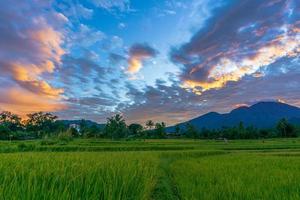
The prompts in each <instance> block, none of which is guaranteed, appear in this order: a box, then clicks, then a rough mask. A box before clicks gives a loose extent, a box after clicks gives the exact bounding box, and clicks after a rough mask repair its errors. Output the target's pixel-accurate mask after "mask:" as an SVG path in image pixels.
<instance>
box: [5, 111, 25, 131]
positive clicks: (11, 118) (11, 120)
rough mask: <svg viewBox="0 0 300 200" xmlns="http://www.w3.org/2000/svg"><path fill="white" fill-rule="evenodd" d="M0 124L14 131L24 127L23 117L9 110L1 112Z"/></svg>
mask: <svg viewBox="0 0 300 200" xmlns="http://www.w3.org/2000/svg"><path fill="white" fill-rule="evenodd" d="M0 124H1V125H2V126H5V127H6V128H7V129H9V131H12V132H15V131H18V130H21V129H22V124H21V118H20V117H19V116H18V115H16V114H13V113H11V112H8V111H3V112H1V113H0Z"/></svg>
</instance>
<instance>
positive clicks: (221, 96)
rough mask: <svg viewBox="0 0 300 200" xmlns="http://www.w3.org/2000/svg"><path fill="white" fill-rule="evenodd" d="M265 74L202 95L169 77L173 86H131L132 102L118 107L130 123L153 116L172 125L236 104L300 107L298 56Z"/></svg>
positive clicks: (272, 66) (207, 91)
mask: <svg viewBox="0 0 300 200" xmlns="http://www.w3.org/2000/svg"><path fill="white" fill-rule="evenodd" d="M274 66H277V68H275V67H274ZM281 66H285V69H286V71H285V72H282V71H280V70H279V71H278V68H280V67H281ZM264 73H266V76H263V77H260V78H256V77H253V76H251V75H246V76H244V77H242V78H241V80H240V81H237V82H229V83H228V86H227V87H223V88H219V89H210V90H206V91H203V92H202V94H201V95H197V94H196V93H194V92H193V91H192V90H191V89H187V88H182V87H181V85H180V84H181V83H180V82H179V81H176V80H170V82H171V85H167V84H166V83H164V82H163V81H157V82H156V84H155V86H146V87H145V88H143V89H137V88H136V87H134V86H133V85H130V86H127V89H128V92H127V96H128V98H129V99H131V100H132V102H131V103H126V104H119V107H118V109H117V110H118V111H120V112H122V113H124V116H125V117H126V119H127V121H128V122H129V123H132V122H139V123H142V124H144V123H145V121H147V120H148V119H152V120H155V121H164V122H166V123H167V124H168V125H171V124H176V123H178V122H183V121H186V120H189V119H192V118H195V117H198V116H200V115H203V114H205V113H208V112H211V111H216V112H220V113H225V112H229V111H231V110H232V109H234V108H236V107H237V105H252V104H254V103H256V102H259V101H266V100H267V101H278V100H280V101H285V102H286V103H288V104H291V105H295V106H300V101H299V99H300V93H299V92H298V90H299V87H300V79H299V77H300V65H299V59H296V58H294V59H289V60H284V61H280V60H279V61H276V62H275V63H273V64H271V65H270V66H268V67H267V68H266V70H265V72H264Z"/></svg>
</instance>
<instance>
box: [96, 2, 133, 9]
mask: <svg viewBox="0 0 300 200" xmlns="http://www.w3.org/2000/svg"><path fill="white" fill-rule="evenodd" d="M91 1H92V2H93V3H94V5H96V6H97V7H100V8H104V9H106V10H108V11H111V10H112V9H118V10H120V11H128V10H130V1H129V0H91Z"/></svg>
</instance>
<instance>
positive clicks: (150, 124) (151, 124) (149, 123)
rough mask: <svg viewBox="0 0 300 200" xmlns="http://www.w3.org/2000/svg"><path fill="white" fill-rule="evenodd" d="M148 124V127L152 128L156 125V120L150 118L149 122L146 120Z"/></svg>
mask: <svg viewBox="0 0 300 200" xmlns="http://www.w3.org/2000/svg"><path fill="white" fill-rule="evenodd" d="M146 126H147V127H148V129H150V130H151V129H152V127H153V126H154V122H153V121H152V120H148V121H147V122H146Z"/></svg>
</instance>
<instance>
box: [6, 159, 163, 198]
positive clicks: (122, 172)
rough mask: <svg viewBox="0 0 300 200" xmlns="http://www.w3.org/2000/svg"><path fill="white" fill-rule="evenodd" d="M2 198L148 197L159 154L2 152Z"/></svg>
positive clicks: (153, 181) (152, 184) (153, 180)
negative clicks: (155, 155) (156, 155)
mask: <svg viewBox="0 0 300 200" xmlns="http://www.w3.org/2000/svg"><path fill="white" fill-rule="evenodd" d="M0 160H1V162H0V194H1V196H0V199H22V200H23V199H24V200H27V199H28V200H35V199H36V200H38V199H103V200H105V199H107V200H124V199H130V200H134V199H137V200H141V199H149V196H150V193H151V190H152V188H153V186H154V184H155V179H154V178H155V175H156V170H157V159H156V158H155V157H154V156H151V155H149V154H143V156H141V155H139V156H137V155H135V154H133V153H126V154H125V153H118V154H115V153H102V154H101V155H99V154H97V153H76V154H74V153H73V154H72V153H23V154H1V155H0Z"/></svg>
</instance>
